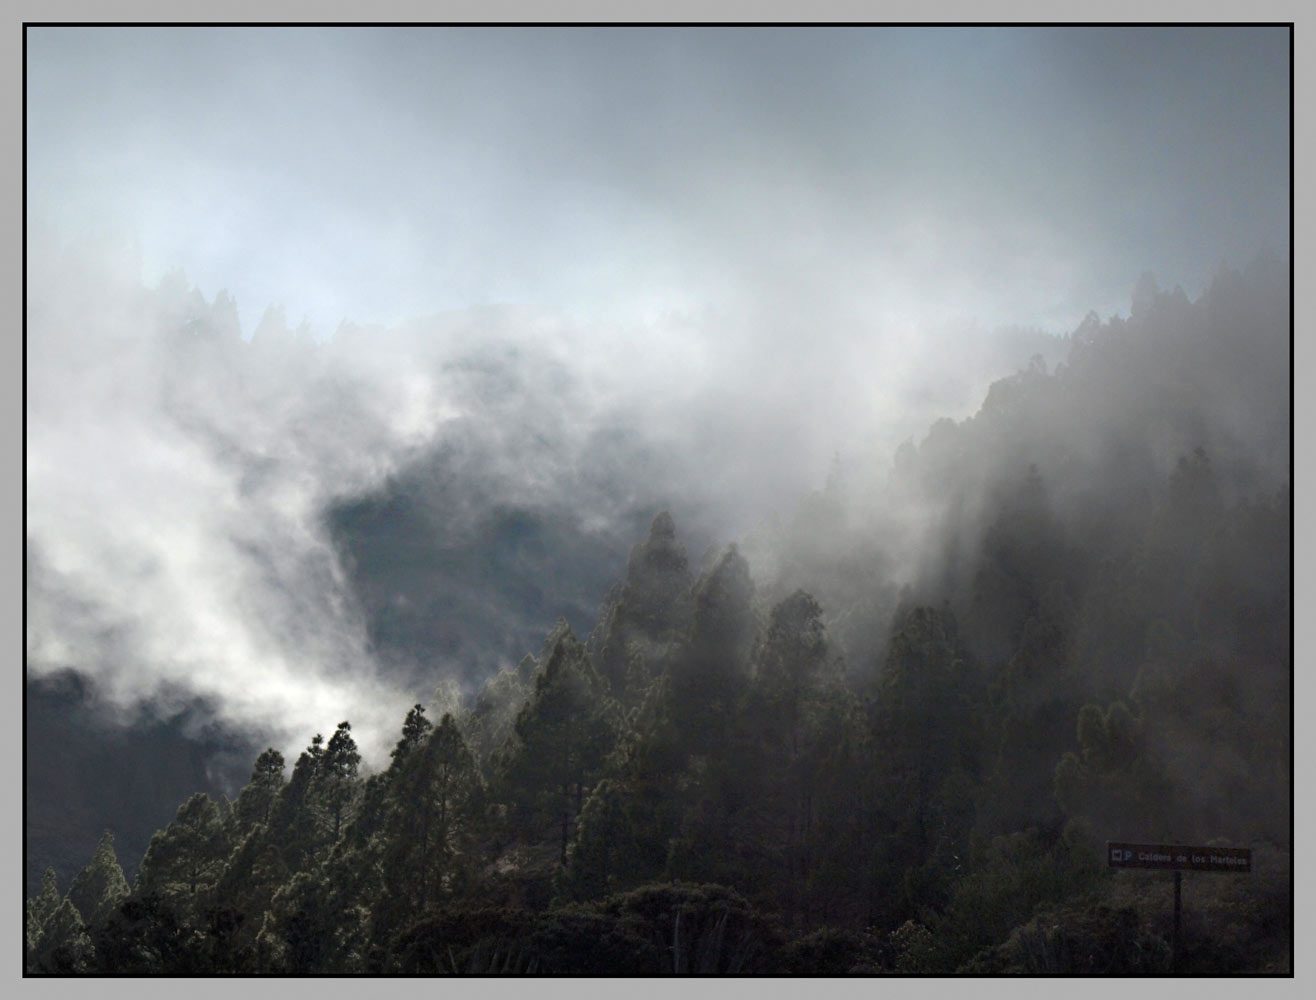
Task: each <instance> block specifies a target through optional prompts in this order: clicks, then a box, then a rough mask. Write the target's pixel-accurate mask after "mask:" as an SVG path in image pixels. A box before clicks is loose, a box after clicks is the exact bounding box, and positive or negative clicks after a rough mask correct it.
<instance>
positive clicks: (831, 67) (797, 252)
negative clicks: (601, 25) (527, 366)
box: [27, 28, 1289, 337]
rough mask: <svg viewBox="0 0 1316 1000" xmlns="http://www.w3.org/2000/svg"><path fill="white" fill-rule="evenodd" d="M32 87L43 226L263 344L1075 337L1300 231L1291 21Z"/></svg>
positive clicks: (406, 59)
mask: <svg viewBox="0 0 1316 1000" xmlns="http://www.w3.org/2000/svg"><path fill="white" fill-rule="evenodd" d="M27 80H28V94H27V96H28V103H27V125H28V150H27V156H28V197H29V202H28V208H29V213H30V216H31V218H32V219H34V220H38V221H40V220H53V224H54V225H55V226H56V227H57V230H58V232H59V233H60V234H61V235H62V236H71V235H73V234H77V233H80V232H82V231H86V230H92V231H104V230H107V229H108V230H111V231H113V232H115V233H117V234H123V235H125V236H126V237H128V238H130V239H134V240H136V241H137V244H138V245H139V246H140V248H141V252H142V256H143V265H144V274H145V276H146V277H147V279H148V281H152V282H153V281H154V280H156V279H157V278H158V277H159V276H160V275H161V274H162V273H163V272H164V271H166V270H167V269H169V268H171V267H182V268H183V269H184V270H185V272H186V274H187V276H188V278H189V279H190V280H191V281H192V282H194V283H196V284H197V285H199V286H200V288H201V290H202V291H203V293H205V294H206V295H207V296H208V297H209V296H213V295H214V293H215V292H216V291H218V290H219V289H220V288H225V287H226V288H228V289H229V290H230V291H232V292H233V294H234V295H235V296H236V298H237V301H238V306H239V310H240V313H241V316H242V321H243V325H244V328H245V330H246V332H247V334H248V335H250V333H251V331H252V330H253V329H254V327H255V325H256V323H257V322H258V321H259V319H260V315H261V313H262V312H263V311H264V309H265V307H266V306H267V305H269V304H271V303H275V302H279V303H282V304H283V305H284V306H285V307H286V311H287V315H288V318H289V321H290V322H291V323H293V324H296V323H297V322H298V321H299V320H300V318H301V317H302V316H307V317H309V318H310V320H311V321H312V323H313V325H314V326H315V327H316V329H317V331H318V332H319V333H320V334H321V335H322V336H323V335H328V334H329V333H331V332H332V330H333V329H334V328H335V327H336V326H337V324H338V322H339V321H340V320H342V319H344V318H348V319H353V320H356V321H359V322H384V323H389V322H392V321H395V320H398V319H401V318H403V317H405V316H408V315H413V314H418V313H428V312H433V311H436V310H440V309H450V308H460V307H463V306H467V305H471V304H475V303H487V302H518V303H529V304H535V305H545V306H550V307H553V308H557V309H562V310H565V311H566V312H567V313H568V314H584V315H599V314H605V315H609V316H620V317H631V316H634V315H644V314H653V313H655V312H656V313H662V312H664V311H667V310H692V309H699V308H701V307H704V306H706V305H709V304H714V305H716V306H717V307H719V308H731V309H734V310H747V311H749V312H750V313H754V312H756V311H764V312H770V313H772V314H781V313H783V312H785V313H790V314H801V315H815V316H817V317H818V318H819V319H821V320H822V321H823V322H824V323H825V324H826V325H827V326H829V328H834V329H836V331H837V332H836V333H835V334H834V336H837V337H845V336H855V335H860V332H861V330H863V331H865V335H868V333H869V332H871V330H872V327H873V324H874V322H876V320H877V319H880V318H884V317H891V316H897V317H901V318H903V319H910V320H913V321H915V322H918V321H920V320H924V319H927V320H932V319H942V318H966V317H972V318H976V319H978V320H979V321H981V322H982V323H984V324H987V325H988V326H990V325H993V324H997V323H1022V324H1038V325H1042V326H1045V327H1047V328H1049V329H1052V330H1053V331H1054V332H1066V331H1067V330H1068V329H1069V328H1072V326H1073V325H1075V324H1076V323H1077V322H1078V321H1079V320H1080V319H1081V318H1082V316H1083V314H1084V313H1085V312H1086V311H1087V310H1088V309H1090V308H1091V309H1096V310H1097V311H1099V312H1101V313H1103V314H1109V313H1110V312H1114V311H1126V310H1127V301H1128V294H1129V291H1130V290H1131V288H1132V285H1133V283H1134V282H1135V281H1136V279H1137V277H1138V274H1139V273H1141V271H1143V270H1147V269H1150V270H1152V271H1154V272H1155V273H1156V274H1157V276H1158V278H1159V279H1160V280H1161V283H1162V284H1164V285H1173V284H1175V283H1181V284H1183V285H1184V286H1185V288H1186V289H1187V290H1188V291H1189V292H1190V294H1193V293H1194V292H1195V291H1197V290H1199V289H1200V287H1201V286H1202V285H1204V283H1205V282H1206V280H1208V278H1209V276H1210V273H1211V271H1212V270H1213V269H1214V267H1215V265H1216V264H1217V263H1218V262H1219V261H1221V260H1222V259H1227V260H1229V261H1230V262H1231V263H1235V264H1239V265H1241V264H1243V263H1245V262H1246V260H1247V259H1248V258H1249V257H1250V256H1251V255H1252V254H1253V253H1254V252H1256V250H1257V249H1258V248H1259V247H1260V246H1261V245H1263V244H1269V245H1271V246H1272V248H1274V249H1275V250H1276V251H1278V252H1280V253H1286V252H1287V245H1288V219H1289V200H1288V186H1289V185H1288V170H1289V136H1288V125H1289V65H1288V35H1287V33H1286V32H1284V31H1282V30H1251V29H1247V30H1245V29H1221V30H1210V29H1192V30H1186V29H1171V30H1155V29H1127V30H1109V29H1102V30H1096V29H1070V30H1052V29H988V30H975V29H944V28H943V29H923V30H917V29H809V30H801V29H791V30H786V29H757V30H750V29H702V30H697V29H625V30H623V29H588V30H580V29H554V30H543V29H526V28H521V29H515V28H513V29H454V28H448V29H387V28H346V29H316V28H291V29H260V28H235V29H222V30H221V29H204V28H203V29H179V28H146V29H135V28H113V29H65V28H43V29H35V30H31V31H30V32H29V34H28V63H27ZM841 330H844V331H845V332H844V333H842V332H841Z"/></svg>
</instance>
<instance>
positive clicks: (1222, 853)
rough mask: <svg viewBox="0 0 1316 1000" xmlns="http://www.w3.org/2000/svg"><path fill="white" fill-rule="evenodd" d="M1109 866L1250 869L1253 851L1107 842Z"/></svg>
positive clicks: (1220, 870)
mask: <svg viewBox="0 0 1316 1000" xmlns="http://www.w3.org/2000/svg"><path fill="white" fill-rule="evenodd" d="M1106 858H1107V863H1108V864H1109V865H1110V867H1111V868H1160V869H1164V870H1169V871H1185V872H1250V871H1251V870H1252V851H1251V850H1249V849H1248V848H1246V847H1184V846H1182V845H1179V844H1120V843H1116V842H1114V841H1107V842H1106Z"/></svg>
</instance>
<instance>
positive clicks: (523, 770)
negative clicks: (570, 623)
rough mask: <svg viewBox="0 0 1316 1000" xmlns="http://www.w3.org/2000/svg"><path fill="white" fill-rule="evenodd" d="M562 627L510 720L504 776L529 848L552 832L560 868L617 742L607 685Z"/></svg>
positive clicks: (573, 638)
mask: <svg viewBox="0 0 1316 1000" xmlns="http://www.w3.org/2000/svg"><path fill="white" fill-rule="evenodd" d="M564 626H565V622H564V623H561V625H560V626H559V628H557V629H555V630H554V633H552V635H556V636H557V638H556V640H555V641H554V644H553V646H552V650H551V652H549V654H548V656H547V662H546V663H545V666H544V669H543V671H542V672H541V673H539V674H538V676H537V677H536V678H535V691H534V694H533V695H532V696H531V698H530V700H529V701H528V702H527V703H526V705H525V707H524V708H523V709H522V710H521V712H520V714H519V715H518V716H517V719H516V726H515V738H514V740H513V741H512V743H511V745H510V746H509V748H508V753H507V755H506V758H505V764H504V776H505V779H506V783H507V787H508V789H509V790H510V791H511V793H512V795H513V796H514V798H515V800H516V801H515V802H514V805H515V807H516V810H517V813H518V815H519V816H520V818H521V820H522V821H523V823H524V824H525V828H526V829H527V831H528V832H531V836H532V838H533V839H535V840H545V839H550V838H552V834H551V833H550V832H549V831H550V830H552V829H554V828H556V832H557V838H556V839H557V842H558V844H559V849H560V850H559V854H560V858H561V860H563V861H565V860H566V853H567V846H568V844H570V843H571V837H572V833H573V824H574V823H575V820H576V817H577V816H578V815H579V813H580V808H581V806H582V805H583V803H584V799H585V796H586V795H587V794H588V791H589V789H590V788H592V787H593V785H594V783H595V782H596V781H597V780H598V778H599V777H600V776H601V772H602V769H603V764H604V761H605V760H606V758H607V756H608V754H609V753H610V752H611V751H612V749H613V746H614V744H615V743H616V739H617V723H616V715H615V710H614V707H613V705H612V703H611V701H610V699H609V698H608V696H607V685H606V683H605V682H604V681H603V679H602V678H600V677H599V676H598V674H597V673H595V671H594V668H593V666H592V665H591V664H590V662H589V657H588V656H587V655H586V653H585V648H584V647H583V646H582V645H581V644H580V643H579V642H578V641H577V640H576V638H575V636H574V635H572V634H571V630H570V628H567V627H564Z"/></svg>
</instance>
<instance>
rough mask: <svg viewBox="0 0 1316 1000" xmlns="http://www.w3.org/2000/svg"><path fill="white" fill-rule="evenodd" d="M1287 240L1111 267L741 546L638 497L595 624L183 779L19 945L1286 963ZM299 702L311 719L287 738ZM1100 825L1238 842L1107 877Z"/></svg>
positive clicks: (143, 963)
mask: <svg viewBox="0 0 1316 1000" xmlns="http://www.w3.org/2000/svg"><path fill="white" fill-rule="evenodd" d="M1289 284H1290V273H1289V267H1288V264H1287V263H1286V262H1282V261H1279V260H1277V259H1275V258H1271V257H1261V258H1259V259H1258V260H1257V261H1255V262H1254V263H1253V264H1252V265H1250V266H1249V267H1248V268H1247V269H1246V270H1243V271H1233V270H1227V269H1222V270H1221V271H1220V273H1219V274H1218V275H1217V277H1216V279H1215V280H1214V282H1213V283H1212V284H1211V286H1210V287H1209V288H1208V289H1207V290H1206V292H1205V293H1203V295H1202V296H1201V297H1200V298H1198V299H1197V300H1195V301H1190V300H1189V299H1188V297H1187V296H1185V295H1184V294H1183V293H1182V292H1181V291H1179V290H1177V289H1176V290H1173V291H1165V290H1161V289H1158V288H1157V287H1156V285H1155V283H1154V282H1153V281H1152V280H1151V279H1150V278H1144V280H1143V281H1142V282H1141V283H1140V284H1139V285H1138V288H1137V289H1136V290H1135V292H1134V295H1133V305H1132V309H1131V311H1130V315H1129V316H1128V318H1120V317H1114V318H1111V319H1109V320H1106V321H1104V322H1103V321H1101V320H1099V319H1098V318H1097V317H1095V316H1093V317H1089V319H1088V320H1087V321H1085V322H1084V323H1083V324H1082V325H1081V326H1080V327H1079V328H1078V329H1076V330H1075V331H1074V332H1073V333H1072V334H1071V335H1070V336H1069V337H1068V338H1067V342H1066V343H1065V344H1064V349H1065V352H1066V356H1065V360H1064V361H1063V362H1062V363H1060V364H1057V365H1055V366H1054V367H1050V366H1048V365H1047V363H1046V362H1045V361H1044V360H1043V359H1042V358H1041V357H1038V358H1036V359H1034V361H1033V363H1032V364H1031V365H1030V366H1029V367H1028V368H1026V369H1024V370H1020V371H1018V372H1016V373H1015V374H1013V375H1011V376H1009V377H1007V378H1004V379H1001V380H1000V381H997V382H996V383H994V384H993V385H992V387H991V389H990V391H989V393H988V394H987V396H986V398H985V400H984V401H983V403H982V406H981V408H980V410H979V411H978V412H977V414H976V415H974V416H973V417H971V418H970V419H967V420H964V421H960V422H956V421H953V420H949V419H947V420H942V421H940V422H938V423H936V424H935V425H933V426H932V427H931V428H930V430H929V431H928V433H927V434H926V436H925V437H924V438H923V439H922V441H921V442H919V443H917V444H916V443H915V442H913V441H911V442H909V443H908V444H906V445H905V446H903V447H902V448H901V449H900V450H899V451H898V452H897V453H896V454H895V456H894V458H892V457H891V456H885V458H880V457H879V456H873V457H872V462H871V463H869V465H868V466H866V467H862V468H861V467H856V466H855V465H854V463H842V462H838V463H837V464H836V466H835V468H834V469H833V473H832V475H831V476H830V477H829V479H828V481H827V483H826V485H825V486H824V487H823V488H822V489H820V490H819V491H817V492H816V493H814V494H813V495H812V496H810V497H808V498H807V499H806V500H805V501H804V502H803V503H801V504H800V505H799V506H798V508H797V509H796V510H795V511H794V513H793V514H792V515H791V516H790V517H788V518H784V519H780V520H777V521H773V522H770V523H767V524H765V525H763V526H762V527H761V528H760V529H759V530H757V531H755V532H754V533H752V534H750V535H749V536H747V537H745V538H743V539H741V540H740V541H739V542H738V543H737V544H732V545H727V546H719V547H713V548H710V549H709V550H708V551H706V552H703V553H701V554H699V555H697V556H696V555H694V554H692V553H689V552H687V551H686V548H685V546H684V545H683V543H682V532H681V525H680V524H679V523H678V521H677V520H676V519H674V518H673V516H672V515H671V514H670V513H668V512H667V511H663V512H656V516H654V517H652V520H651V526H650V527H649V529H648V535H647V537H644V538H642V539H640V540H639V541H638V543H637V544H635V546H634V548H633V549H632V550H631V554H630V559H629V562H628V564H627V567H626V572H625V577H624V579H622V580H620V581H618V582H617V583H616V585H615V586H614V587H613V588H612V589H611V591H609V592H608V593H607V595H606V597H605V598H604V600H603V602H602V605H601V607H600V608H599V611H598V616H597V620H596V622H595V623H594V625H593V627H592V629H591V630H589V631H588V634H583V633H582V634H577V632H576V631H575V630H573V629H572V627H571V626H570V625H568V624H567V622H566V621H565V620H563V621H559V622H558V623H557V624H556V625H553V624H552V623H551V622H544V623H543V624H544V628H545V629H546V637H545V639H544V641H543V644H542V647H541V648H540V649H538V650H535V651H532V652H531V653H529V654H527V655H526V656H525V658H524V659H523V660H522V661H521V662H520V665H519V666H517V667H516V668H515V669H510V670H503V671H501V672H498V673H496V674H495V675H494V676H492V677H490V678H488V679H487V680H485V681H484V683H483V686H482V688H480V689H479V690H478V692H477V693H476V694H475V695H474V696H473V697H468V698H465V699H463V698H461V697H460V696H459V694H458V693H457V689H456V687H455V686H454V685H452V684H450V683H446V682H445V681H444V679H443V678H439V677H435V678H433V679H432V683H433V684H434V685H435V695H434V697H433V698H432V699H431V701H430V703H429V704H428V705H425V704H416V705H415V706H414V708H412V709H411V711H410V712H408V713H407V715H406V717H405V718H403V719H399V720H398V727H399V728H398V732H397V738H396V745H395V746H394V748H393V750H392V753H391V756H390V757H389V759H388V760H387V761H386V762H381V766H380V767H378V768H374V769H369V768H367V767H366V765H365V764H364V762H363V760H362V756H361V753H360V752H359V750H358V747H357V744H356V742H355V741H354V738H353V734H352V726H351V724H350V722H349V721H341V722H340V721H338V720H334V719H329V720H325V730H324V731H325V732H327V733H329V735H328V737H327V738H326V737H325V736H324V735H323V733H320V734H315V735H313V736H310V739H309V743H308V745H307V746H306V747H305V749H304V750H301V751H300V752H299V753H297V754H296V756H295V759H288V758H285V756H284V754H283V753H281V752H280V751H279V750H277V749H275V748H270V749H267V750H265V751H264V752H263V753H261V754H260V755H259V756H258V757H257V758H256V760H255V761H254V763H253V765H252V768H251V774H250V780H249V782H248V783H247V784H246V786H245V787H244V788H242V790H241V791H240V793H238V794H237V795H236V796H235V797H233V798H232V799H231V800H230V799H228V798H225V797H220V798H215V797H212V796H211V795H208V794H204V793H198V794H195V795H193V796H191V797H190V798H188V799H187V800H186V801H184V802H183V803H182V804H181V805H180V806H179V807H178V811H177V815H176V817H175V819H174V821H173V822H172V823H170V824H169V825H168V826H166V827H165V828H164V829H162V830H160V831H159V832H157V833H156V834H155V836H154V837H153V838H152V839H151V841H150V844H149V847H148V848H147V850H146V852H145V855H144V857H142V859H141V861H140V865H139V866H138V867H137V870H136V876H135V878H134V880H133V882H132V883H131V884H130V883H129V882H128V880H127V879H126V878H125V876H124V872H123V869H122V867H121V866H120V862H119V860H118V859H117V857H116V854H115V849H114V837H113V834H112V833H111V832H108V831H107V832H106V834H105V836H104V837H103V839H102V840H101V843H100V845H99V847H98V848H97V849H96V852H95V854H94V856H93V857H92V858H91V859H90V861H89V863H88V864H87V865H86V867H85V868H84V869H83V870H82V872H81V873H80V874H79V875H77V877H76V878H74V879H73V881H72V883H71V884H70V885H69V886H67V888H66V889H61V887H60V886H59V885H58V884H57V878H56V876H55V873H54V872H53V871H49V872H47V875H46V879H45V882H44V884H43V886H42V888H41V891H40V893H39V894H37V895H36V896H35V897H34V898H31V899H28V900H27V904H26V926H25V939H24V963H25V969H26V970H27V971H28V972H29V973H94V974H125V973H126V974H163V975H186V974H234V973H283V974H304V973H334V974H348V973H369V974H389V973H535V974H607V975H619V974H642V975H656V974H661V973H740V974H752V973H783V974H806V975H837V974H845V973H922V974H949V973H957V972H958V973H978V974H991V973H1109V974H1125V975H1130V974H1134V975H1136V974H1153V973H1163V972H1167V971H1177V972H1183V973H1206V974H1214V973H1238V972H1243V973H1288V972H1290V971H1291V969H1292V931H1293V903H1292V876H1291V853H1292V812H1291V806H1292V759H1293V754H1292V703H1291V690H1292V643H1291V636H1292V585H1291V554H1292V544H1291V526H1292V500H1291V485H1290V477H1291V417H1290V413H1291V398H1290V305H1289V303H1290V292H1289ZM308 735H309V734H308ZM1108 840H1123V841H1135V842H1146V843H1186V844H1211V845H1229V846H1245V847H1249V848H1251V850H1252V852H1253V862H1252V870H1251V872H1250V873H1248V874H1210V873H1197V872H1192V873H1186V874H1185V875H1184V877H1183V885H1182V893H1183V915H1182V927H1181V930H1180V933H1179V934H1178V937H1177V940H1176V939H1175V935H1174V933H1173V929H1172V920H1173V898H1174V897H1173V876H1172V875H1171V873H1169V872H1151V871H1115V870H1111V869H1110V868H1109V867H1108V866H1107V864H1106V858H1105V853H1104V845H1105V842H1106V841H1108Z"/></svg>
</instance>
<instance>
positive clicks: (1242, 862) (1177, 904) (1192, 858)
mask: <svg viewBox="0 0 1316 1000" xmlns="http://www.w3.org/2000/svg"><path fill="white" fill-rule="evenodd" d="M1106 859H1107V863H1108V864H1109V865H1110V867H1111V868H1151V869H1154V870H1159V871H1173V872H1174V930H1173V932H1172V933H1171V936H1170V969H1171V971H1174V972H1178V971H1179V921H1180V916H1181V914H1182V913H1183V897H1182V886H1183V873H1184V872H1186V871H1190V872H1235V873H1246V872H1250V871H1251V870H1252V851H1251V850H1250V849H1249V848H1246V847H1183V846H1180V845H1177V844H1124V843H1116V842H1114V841H1110V840H1108V841H1106Z"/></svg>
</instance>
